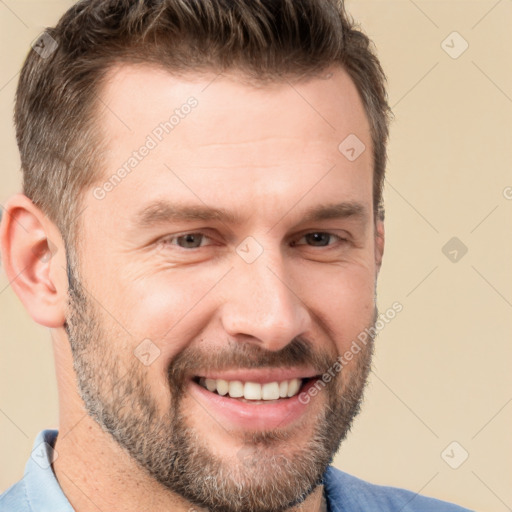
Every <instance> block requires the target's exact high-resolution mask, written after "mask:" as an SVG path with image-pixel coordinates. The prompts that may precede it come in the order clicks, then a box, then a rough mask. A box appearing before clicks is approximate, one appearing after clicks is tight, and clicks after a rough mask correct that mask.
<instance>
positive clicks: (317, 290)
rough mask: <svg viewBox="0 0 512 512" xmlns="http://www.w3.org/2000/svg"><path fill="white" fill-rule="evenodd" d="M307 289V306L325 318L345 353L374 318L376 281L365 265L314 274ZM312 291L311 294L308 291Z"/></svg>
mask: <svg viewBox="0 0 512 512" xmlns="http://www.w3.org/2000/svg"><path fill="white" fill-rule="evenodd" d="M308 283H309V284H308V285H307V286H304V287H303V290H304V293H305V295H304V296H305V297H309V301H305V303H306V304H310V307H311V308H312V309H314V310H315V311H317V312H318V313H319V316H321V317H322V318H324V319H325V321H326V322H327V323H328V325H329V327H330V329H331V330H332V331H333V333H334V334H335V340H334V341H335V342H336V346H337V349H338V352H343V351H345V350H346V348H347V347H349V346H350V344H351V343H352V341H353V340H355V339H356V338H357V336H358V335H359V334H360V333H361V332H363V331H364V330H365V329H366V328H367V327H368V326H369V325H370V324H371V323H372V322H373V317H374V307H375V303H374V298H375V290H374V287H375V281H374V278H373V275H372V274H371V272H370V271H369V269H368V268H366V267H365V266H350V268H349V267H346V268H342V267H339V268H337V269H336V270H334V271H333V272H329V273H325V271H319V273H318V275H315V274H314V273H310V274H309V276H308ZM306 289H309V293H308V292H306Z"/></svg>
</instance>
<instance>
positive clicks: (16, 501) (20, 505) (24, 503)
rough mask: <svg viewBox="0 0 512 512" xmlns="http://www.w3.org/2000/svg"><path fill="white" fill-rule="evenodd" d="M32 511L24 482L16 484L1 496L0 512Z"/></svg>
mask: <svg viewBox="0 0 512 512" xmlns="http://www.w3.org/2000/svg"><path fill="white" fill-rule="evenodd" d="M30 510H31V508H30V506H29V503H28V500H27V492H26V489H25V483H24V481H23V480H20V481H19V482H17V483H15V484H14V485H12V486H11V487H9V489H7V490H6V491H5V492H4V493H3V494H1V495H0V512H13V511H16V512H29V511H30Z"/></svg>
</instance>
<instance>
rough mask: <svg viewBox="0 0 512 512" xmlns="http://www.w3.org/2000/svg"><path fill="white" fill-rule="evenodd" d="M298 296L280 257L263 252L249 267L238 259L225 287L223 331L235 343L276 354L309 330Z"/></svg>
mask: <svg viewBox="0 0 512 512" xmlns="http://www.w3.org/2000/svg"><path fill="white" fill-rule="evenodd" d="M298 294H299V291H298V284H297V283H296V282H295V283H294V281H293V280H292V279H291V278H290V272H286V268H285V265H284V263H283V261H282V258H281V257H274V258H270V257H267V256H266V252H264V253H263V254H262V255H261V256H260V257H259V258H258V259H257V260H256V261H254V262H252V263H246V262H245V261H243V260H241V259H240V260H239V261H236V262H235V266H234V268H233V269H232V270H231V272H230V273H229V279H228V280H227V281H226V283H225V290H224V293H223V295H224V298H225V302H224V304H223V305H222V310H221V321H222V325H223V328H224V330H225V331H226V333H227V334H228V335H229V336H230V337H232V338H234V339H240V340H241V339H244V340H248V341H250V342H254V343H257V344H258V345H259V346H260V347H261V348H265V349H267V350H271V351H278V350H280V349H282V348H284V347H285V346H286V345H288V344H289V343H291V342H292V341H293V339H294V338H296V337H297V336H300V335H301V334H304V333H306V332H307V331H308V330H309V329H310V323H311V316H310V314H309V313H308V310H307V307H306V305H305V303H304V302H303V301H302V299H301V297H299V295H298Z"/></svg>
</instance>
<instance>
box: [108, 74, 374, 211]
mask: <svg viewBox="0 0 512 512" xmlns="http://www.w3.org/2000/svg"><path fill="white" fill-rule="evenodd" d="M98 106H99V110H100V115H99V128H100V130H101V132H102V135H103V137H104V138H105V141H106V147H107V152H106V155H105V158H104V164H105V165H104V167H105V168H104V169H103V176H102V177H101V179H100V180H99V181H100V184H102V183H106V182H107V181H109V180H110V179H111V178H112V177H115V176H114V175H115V174H120V175H121V179H117V178H118V177H115V178H116V179H115V180H114V185H113V186H109V187H108V189H109V193H108V197H107V199H108V201H105V203H104V204H103V206H105V207H106V206H107V204H106V203H110V204H116V205H117V207H118V208H119V211H123V208H124V209H125V210H126V211H127V208H128V206H129V205H133V204H135V203H140V202H141V201H142V199H144V198H147V197H149V196H153V197H154V198H156V199H159V197H158V196H159V195H160V197H162V196H167V197H168V198H170V199H171V200H173V199H176V198H177V197H178V196H177V195H179V196H180V198H181V196H183V195H187V196H188V197H187V199H192V200H195V201H196V202H197V201H198V200H201V199H204V198H205V196H208V197H209V199H211V200H212V201H215V202H221V201H224V200H226V199H230V200H232V201H236V200H238V202H239V204H243V203H244V202H245V200H246V199H247V197H249V195H250V197H253V198H257V199H259V200H260V203H259V204H260V205H262V206H263V205H265V206H269V207H272V206H273V207H275V206H276V205H275V204H272V202H273V201H276V200H277V199H279V197H281V196H283V195H284V196H286V195H288V196H290V199H298V198H299V195H300V193H301V191H304V190H306V189H308V188H311V187H312V186H313V185H314V181H315V180H320V179H321V178H322V176H324V175H326V173H327V174H329V176H328V178H327V179H323V178H322V180H323V181H322V184H321V186H323V187H324V191H325V192H326V194H327V195H329V194H331V195H335V194H334V192H333V191H334V190H335V189H336V187H338V186H339V190H342V189H343V187H345V196H346V197H344V198H342V199H348V200H358V199H360V197H355V196H357V194H359V195H360V196H361V194H362V193H363V191H364V193H365V194H368V191H371V181H372V179H371V174H372V157H371V151H370V149H371V137H370V129H369V123H368V120H367V117H366V115H365V112H364V107H363V104H362V102H361V99H360V97H359V94H358V92H357V89H356V87H355V85H354V83H353V82H352V80H351V79H350V77H349V76H348V74H347V73H346V72H345V71H344V70H343V69H342V68H335V69H331V70H328V71H327V72H326V73H325V76H324V77H316V78H311V79H308V80H303V81H300V82H297V81H291V80H289V81H288V80H283V81H281V82H276V83H267V84H265V85H255V84H249V83H248V82H247V80H245V79H244V78H243V77H242V76H241V75H239V74H236V73H234V72H233V73H230V74H221V75H218V74H215V73H213V72H211V73H202V74H188V75H185V76H176V75H173V74H171V73H170V72H168V71H167V70H164V69H161V68H158V67H155V66H150V65H122V66H118V67H115V68H113V69H112V70H111V71H110V73H109V74H108V75H107V80H106V82H105V84H104V87H103V89H102V91H101V94H100V101H99V104H98ZM354 136H355V137H356V138H357V140H358V141H359V142H360V143H361V144H362V145H363V146H362V147H364V146H365V147H366V149H367V150H366V151H364V152H363V153H362V154H361V156H360V157H359V158H358V159H357V160H356V161H350V160H349V159H347V157H346V155H343V153H342V152H341V151H340V143H342V141H344V140H346V139H347V137H348V138H350V137H354ZM350 140H352V139H350ZM144 148H146V149H144ZM147 148H149V150H148V149H147ZM141 153H144V154H143V155H142V156H141ZM332 168H335V169H334V172H329V169H332ZM122 169H124V170H122ZM119 170H122V171H121V172H119ZM321 186H318V187H316V188H317V189H319V190H320V189H321ZM233 191H236V194H234V192H233ZM245 193H247V196H246V195H245ZM351 195H352V196H354V197H350V196H351ZM312 197H313V196H312ZM328 199H329V201H330V202H338V201H337V200H338V199H339V198H338V197H331V198H328ZM367 199H368V201H370V199H371V198H367ZM252 206H254V205H252ZM305 206H308V205H305ZM309 206H312V205H311V204H310V205H309Z"/></svg>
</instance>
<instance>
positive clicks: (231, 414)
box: [189, 379, 316, 430]
mask: <svg viewBox="0 0 512 512" xmlns="http://www.w3.org/2000/svg"><path fill="white" fill-rule="evenodd" d="M315 382H316V379H311V380H310V381H308V382H307V383H306V384H305V385H304V386H302V388H301V389H300V392H299V393H298V394H297V395H295V396H293V397H291V398H285V399H280V400H276V401H272V402H268V403H267V402H263V401H257V402H256V403H250V402H243V401H241V400H238V399H236V398H230V397H228V396H221V395H218V394H217V393H212V392H211V391H208V390H207V389H205V388H204V387H203V386H200V385H199V384H197V383H196V382H194V381H191V382H190V387H189V389H190V393H191V395H192V396H193V397H194V398H195V399H196V400H197V401H198V402H199V403H200V404H202V405H204V406H205V407H206V409H207V411H208V412H209V413H210V415H211V416H212V417H213V418H215V419H217V420H218V421H219V423H220V424H221V425H222V426H226V427H228V426H229V427H235V428H242V429H245V430H270V429H275V428H284V427H287V426H288V425H290V424H292V423H294V422H296V421H297V420H299V419H300V418H301V417H302V416H303V415H304V414H305V412H306V411H307V409H308V408H310V407H311V405H312V402H313V399H310V400H309V401H308V402H307V403H302V402H301V401H300V400H299V396H300V395H301V394H302V393H307V391H308V390H309V388H310V387H312V386H314V384H315ZM309 398H311V397H309Z"/></svg>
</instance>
